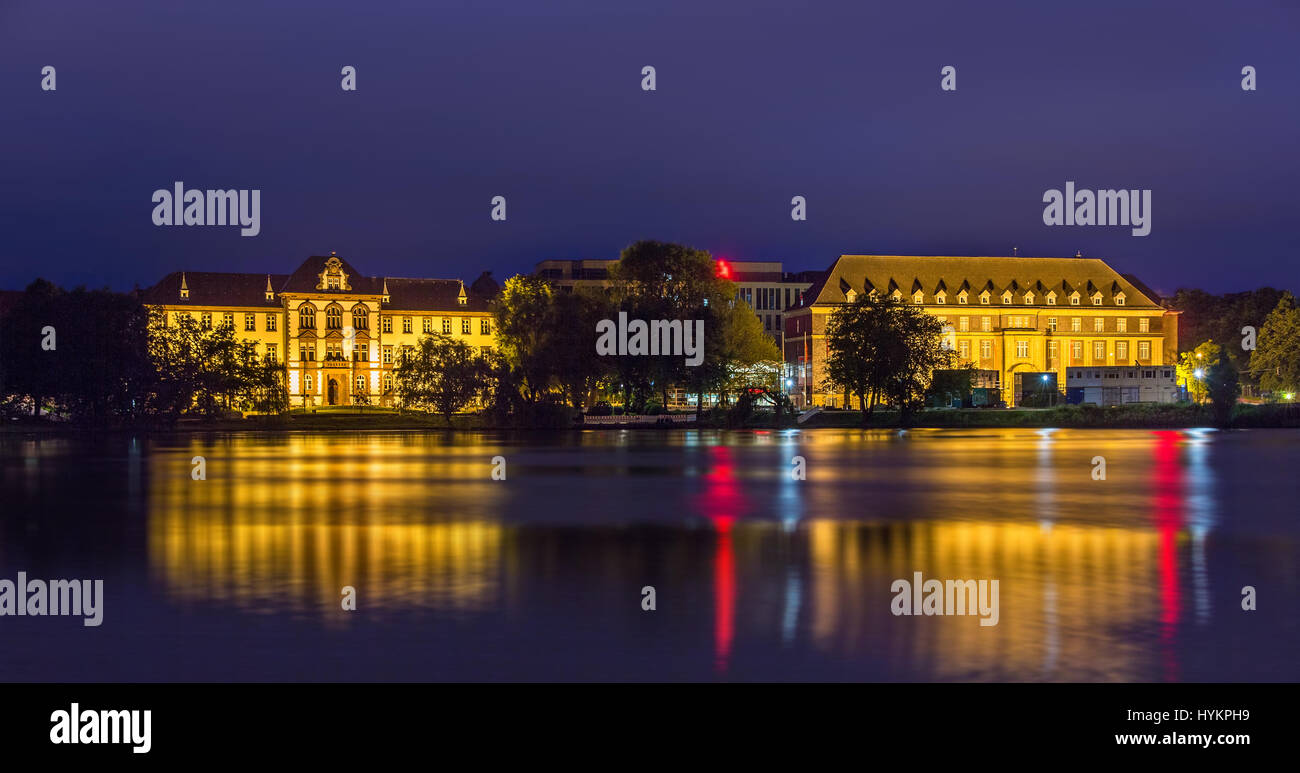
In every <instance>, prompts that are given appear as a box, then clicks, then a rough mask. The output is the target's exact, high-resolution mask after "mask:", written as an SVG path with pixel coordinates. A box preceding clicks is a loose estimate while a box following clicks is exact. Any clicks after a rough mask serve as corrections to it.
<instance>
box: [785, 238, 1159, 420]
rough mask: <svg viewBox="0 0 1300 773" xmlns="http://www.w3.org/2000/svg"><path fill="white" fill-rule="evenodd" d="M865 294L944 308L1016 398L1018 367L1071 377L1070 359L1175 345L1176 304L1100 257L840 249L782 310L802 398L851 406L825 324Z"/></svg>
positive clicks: (952, 333) (1119, 361)
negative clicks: (833, 371)
mask: <svg viewBox="0 0 1300 773" xmlns="http://www.w3.org/2000/svg"><path fill="white" fill-rule="evenodd" d="M861 296H874V297H879V298H883V297H890V298H893V299H895V300H899V301H902V302H904V303H910V304H915V305H917V306H920V307H921V308H922V309H924V310H925V311H926V312H928V313H930V314H933V315H935V316H937V317H939V318H940V319H941V320H942V321H943V322H944V324H945V326H946V332H945V339H946V340H947V342H948V344H949V345H950V346H952V348H953V349H954V350H955V351H956V352H957V356H958V358H959V360H960V361H961V362H962V363H965V364H969V365H972V366H974V367H975V368H978V369H981V370H989V371H994V372H996V373H997V374H998V376H999V379H1000V385H1001V389H1002V395H1003V399H1004V400H1005V401H1006V402H1007V404H1008V405H1012V404H1014V397H1013V395H1012V391H1013V389H1014V385H1015V374H1016V373H1018V372H1023V373H1039V372H1055V373H1056V374H1057V384H1059V385H1061V386H1064V385H1065V383H1066V374H1065V369H1066V368H1067V367H1070V366H1077V365H1164V364H1169V363H1173V362H1174V358H1175V357H1176V355H1177V352H1178V312H1176V311H1171V310H1169V309H1166V308H1164V307H1163V306H1161V305H1160V304H1159V303H1158V301H1157V299H1156V298H1155V297H1154V294H1153V293H1151V291H1149V290H1147V289H1146V288H1145V287H1144V286H1143V285H1142V284H1141V282H1139V281H1138V280H1137V279H1135V278H1133V277H1131V276H1127V275H1120V274H1119V273H1117V272H1116V271H1115V270H1114V269H1113V268H1111V267H1110V266H1108V265H1106V263H1105V262H1103V261H1101V260H1098V259H1095V258H1020V257H994V258H968V257H932V256H927V257H917V256H900V255H842V256H840V257H839V258H838V259H837V260H836V261H835V263H834V264H833V265H832V266H831V267H830V269H829V270H828V271H827V272H826V276H825V278H823V279H822V280H821V281H820V282H818V283H817V284H814V285H813V286H812V287H811V288H810V289H809V290H808V292H807V293H805V295H804V299H805V301H804V304H803V305H802V306H800V307H799V308H796V309H791V310H789V311H787V312H786V315H785V347H784V348H785V352H784V355H785V361H786V363H787V364H789V366H790V368H791V372H792V378H793V384H792V385H791V388H790V392H791V393H792V397H793V399H794V401H795V404H796V405H797V406H800V407H803V406H811V405H824V406H831V407H846V405H845V399H844V394H843V392H842V391H836V390H835V389H834V388H833V387H832V385H830V384H828V383H826V370H825V365H826V354H827V346H826V337H825V332H826V323H827V321H828V320H829V319H830V315H831V314H832V313H834V311H835V310H836V309H837V308H840V307H841V306H843V305H844V304H846V303H852V302H853V301H854V300H856V299H857V298H859V297H861Z"/></svg>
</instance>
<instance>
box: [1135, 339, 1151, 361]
mask: <svg viewBox="0 0 1300 773" xmlns="http://www.w3.org/2000/svg"><path fill="white" fill-rule="evenodd" d="M1138 359H1139V360H1149V359H1151V342H1150V341H1138Z"/></svg>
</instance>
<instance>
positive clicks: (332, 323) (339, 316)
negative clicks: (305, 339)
mask: <svg viewBox="0 0 1300 773" xmlns="http://www.w3.org/2000/svg"><path fill="white" fill-rule="evenodd" d="M342 327H343V309H340V308H339V307H338V306H331V307H329V308H328V309H326V310H325V329H326V330H338V329H340V328H342Z"/></svg>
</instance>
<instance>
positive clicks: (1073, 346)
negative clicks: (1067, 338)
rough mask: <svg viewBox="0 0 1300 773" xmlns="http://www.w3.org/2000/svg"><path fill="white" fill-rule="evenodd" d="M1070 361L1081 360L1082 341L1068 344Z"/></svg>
mask: <svg viewBox="0 0 1300 773" xmlns="http://www.w3.org/2000/svg"><path fill="white" fill-rule="evenodd" d="M1070 359H1072V360H1074V361H1075V362H1080V361H1082V360H1083V341H1073V342H1071V343H1070Z"/></svg>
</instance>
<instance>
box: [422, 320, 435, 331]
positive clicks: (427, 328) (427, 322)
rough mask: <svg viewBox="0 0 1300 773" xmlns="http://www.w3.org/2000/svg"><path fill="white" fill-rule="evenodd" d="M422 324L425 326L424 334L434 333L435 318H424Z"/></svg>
mask: <svg viewBox="0 0 1300 773" xmlns="http://www.w3.org/2000/svg"><path fill="white" fill-rule="evenodd" d="M421 322H422V323H423V325H424V332H426V333H432V332H433V317H424V318H423V319H422V320H421Z"/></svg>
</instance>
